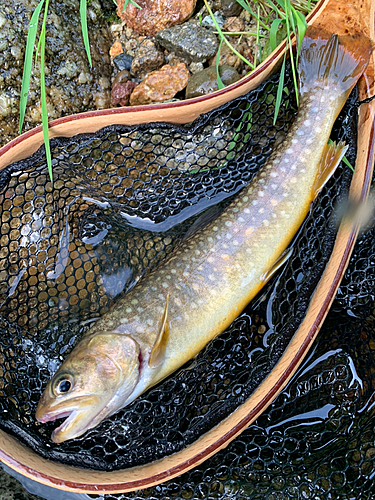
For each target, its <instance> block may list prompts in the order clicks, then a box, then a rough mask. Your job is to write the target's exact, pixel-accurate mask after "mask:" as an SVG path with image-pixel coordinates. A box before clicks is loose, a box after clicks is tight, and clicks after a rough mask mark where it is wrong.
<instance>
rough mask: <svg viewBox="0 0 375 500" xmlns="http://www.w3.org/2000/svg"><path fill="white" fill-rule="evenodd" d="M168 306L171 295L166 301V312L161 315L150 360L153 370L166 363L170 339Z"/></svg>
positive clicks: (149, 363)
mask: <svg viewBox="0 0 375 500" xmlns="http://www.w3.org/2000/svg"><path fill="white" fill-rule="evenodd" d="M168 304H169V294H168V295H167V299H166V301H165V306H164V311H163V314H162V315H161V318H160V322H159V328H158V334H157V336H156V340H155V344H154V347H153V348H152V351H151V354H150V359H149V360H148V365H149V366H150V367H151V368H155V367H156V366H158V365H159V364H161V363H162V362H163V361H164V357H165V349H166V347H167V342H168V337H169V325H168V322H167V319H168Z"/></svg>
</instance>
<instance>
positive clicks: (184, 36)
mask: <svg viewBox="0 0 375 500" xmlns="http://www.w3.org/2000/svg"><path fill="white" fill-rule="evenodd" d="M156 40H157V41H158V42H159V43H160V45H162V46H163V47H164V48H166V49H167V50H169V51H170V52H175V54H177V55H178V56H180V57H183V58H185V59H188V60H189V61H190V62H205V61H207V59H210V57H212V56H214V55H215V54H216V52H217V49H218V46H219V42H218V39H217V37H216V36H215V34H214V33H213V32H212V30H211V29H207V28H205V27H203V26H199V24H196V23H193V22H188V23H185V24H184V25H182V26H175V27H174V28H169V29H165V30H162V31H159V33H158V34H157V35H156Z"/></svg>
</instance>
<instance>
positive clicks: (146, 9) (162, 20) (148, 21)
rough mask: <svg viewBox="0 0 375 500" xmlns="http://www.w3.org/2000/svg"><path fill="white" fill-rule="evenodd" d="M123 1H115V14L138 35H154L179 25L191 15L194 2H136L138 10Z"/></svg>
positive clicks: (194, 0)
mask: <svg viewBox="0 0 375 500" xmlns="http://www.w3.org/2000/svg"><path fill="white" fill-rule="evenodd" d="M124 2H125V0H117V6H118V8H117V14H118V15H119V17H120V18H121V20H122V21H125V22H126V25H127V26H128V27H129V28H131V29H133V30H134V31H136V32H137V33H139V34H140V35H151V36H153V35H155V34H156V33H157V32H158V31H160V30H162V29H164V28H169V27H171V26H175V25H176V24H181V23H183V22H184V21H186V20H187V19H189V17H190V16H191V15H192V14H193V12H194V8H195V2H196V0H183V1H181V0H137V4H138V5H139V6H140V7H141V8H140V9H139V8H138V7H136V6H135V5H133V4H131V3H130V2H129V3H128V5H127V7H126V9H125V11H124V12H123V8H124Z"/></svg>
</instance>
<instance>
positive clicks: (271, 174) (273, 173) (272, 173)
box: [270, 172, 278, 177]
mask: <svg viewBox="0 0 375 500" xmlns="http://www.w3.org/2000/svg"><path fill="white" fill-rule="evenodd" d="M277 175H278V174H277V172H271V173H270V176H271V177H277Z"/></svg>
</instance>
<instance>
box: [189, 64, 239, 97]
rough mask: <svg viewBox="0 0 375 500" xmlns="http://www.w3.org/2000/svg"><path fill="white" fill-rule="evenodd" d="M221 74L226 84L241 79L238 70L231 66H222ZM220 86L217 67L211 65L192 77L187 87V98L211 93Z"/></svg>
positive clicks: (220, 68)
mask: <svg viewBox="0 0 375 500" xmlns="http://www.w3.org/2000/svg"><path fill="white" fill-rule="evenodd" d="M219 74H220V78H221V80H222V82H223V83H224V85H230V84H231V83H234V82H237V81H238V80H239V79H240V75H239V74H238V72H237V71H236V70H235V69H234V68H232V67H230V66H220V67H219ZM218 88H219V87H218V85H217V78H216V67H215V66H210V67H209V68H206V69H204V70H203V71H200V72H199V73H196V74H195V75H193V76H192V77H190V79H189V81H188V84H187V87H186V99H191V98H192V97H199V96H202V95H207V94H210V93H211V92H215V90H218Z"/></svg>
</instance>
